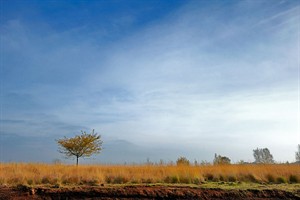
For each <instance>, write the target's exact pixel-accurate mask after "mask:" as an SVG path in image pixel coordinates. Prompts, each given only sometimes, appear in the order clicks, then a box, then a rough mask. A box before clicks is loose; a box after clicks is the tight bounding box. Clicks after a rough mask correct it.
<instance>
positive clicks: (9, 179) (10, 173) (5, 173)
mask: <svg viewBox="0 0 300 200" xmlns="http://www.w3.org/2000/svg"><path fill="white" fill-rule="evenodd" d="M209 182H225V183H226V182H232V183H234V182H236V183H239V182H240V183H244V182H245V183H262V184H264V183H266V184H273V183H276V184H280V183H290V184H293V183H300V166H299V165H288V164H272V165H209V166H185V165H182V166H175V165H173V166H171V165H80V166H78V167H76V166H73V165H64V164H38V163H0V185H8V186H15V185H20V184H22V185H29V186H34V185H53V186H57V187H59V186H68V185H90V186H96V185H100V184H144V183H147V184H160V183H161V184H201V183H209Z"/></svg>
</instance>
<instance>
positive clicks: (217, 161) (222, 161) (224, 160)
mask: <svg viewBox="0 0 300 200" xmlns="http://www.w3.org/2000/svg"><path fill="white" fill-rule="evenodd" d="M230 162H231V160H230V159H229V158H228V157H226V156H221V155H217V154H216V153H215V158H214V161H213V163H214V165H228V164H230Z"/></svg>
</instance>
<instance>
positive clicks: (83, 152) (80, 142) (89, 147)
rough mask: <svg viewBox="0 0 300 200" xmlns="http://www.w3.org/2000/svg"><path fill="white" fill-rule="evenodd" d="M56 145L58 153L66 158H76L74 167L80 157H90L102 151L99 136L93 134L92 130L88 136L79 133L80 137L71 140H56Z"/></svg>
mask: <svg viewBox="0 0 300 200" xmlns="http://www.w3.org/2000/svg"><path fill="white" fill-rule="evenodd" d="M57 143H58V146H59V152H60V153H62V154H65V155H66V157H73V156H75V157H76V165H78V159H79V158H80V157H90V156H92V155H93V154H96V153H100V151H101V150H102V147H101V146H102V140H101V136H100V135H98V134H97V133H95V132H94V129H93V131H92V133H90V134H88V133H86V132H83V131H81V135H76V136H75V137H73V138H67V137H64V138H63V139H59V140H57Z"/></svg>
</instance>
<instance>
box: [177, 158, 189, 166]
mask: <svg viewBox="0 0 300 200" xmlns="http://www.w3.org/2000/svg"><path fill="white" fill-rule="evenodd" d="M176 164H177V165H187V166H188V165H190V161H189V160H188V159H187V158H186V157H183V156H181V157H179V158H178V159H177V161H176Z"/></svg>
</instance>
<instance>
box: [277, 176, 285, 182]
mask: <svg viewBox="0 0 300 200" xmlns="http://www.w3.org/2000/svg"><path fill="white" fill-rule="evenodd" d="M276 183H286V179H285V178H283V177H277V179H276Z"/></svg>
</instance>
